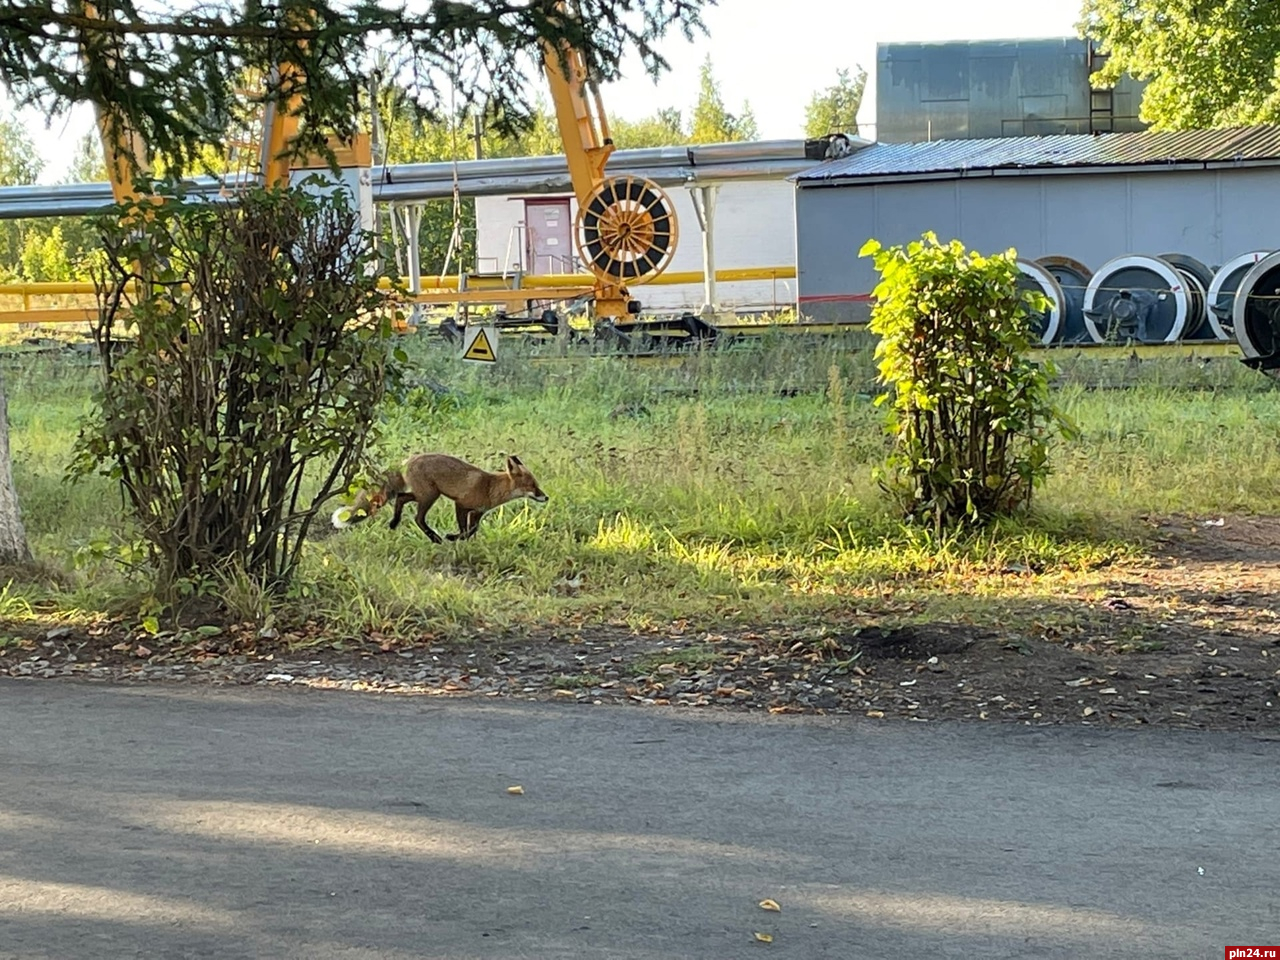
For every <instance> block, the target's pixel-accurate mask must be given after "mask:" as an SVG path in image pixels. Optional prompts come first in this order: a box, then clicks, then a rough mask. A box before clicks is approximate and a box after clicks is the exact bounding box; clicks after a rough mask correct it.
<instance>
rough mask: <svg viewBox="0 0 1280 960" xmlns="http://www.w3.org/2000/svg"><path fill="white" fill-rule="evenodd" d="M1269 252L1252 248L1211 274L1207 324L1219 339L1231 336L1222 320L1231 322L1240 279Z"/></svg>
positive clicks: (1226, 338)
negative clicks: (1252, 249)
mask: <svg viewBox="0 0 1280 960" xmlns="http://www.w3.org/2000/svg"><path fill="white" fill-rule="evenodd" d="M1269 252H1270V251H1267V250H1254V251H1252V252H1250V253H1242V254H1240V256H1238V257H1232V258H1231V259H1230V260H1228V261H1227V262H1226V263H1224V264H1223V265H1222V266H1220V267H1219V268H1218V271H1217V273H1215V274H1214V275H1213V281H1212V282H1211V283H1210V284H1209V292H1208V295H1207V303H1208V307H1209V326H1210V327H1212V328H1213V335H1214V336H1215V337H1217V338H1218V339H1219V340H1230V339H1231V337H1232V331H1230V330H1228V329H1227V328H1226V327H1224V326H1223V325H1222V322H1223V321H1224V320H1225V321H1226V322H1227V323H1232V314H1233V312H1234V309H1235V299H1236V291H1237V290H1238V289H1240V281H1241V280H1243V279H1244V275H1245V274H1246V273H1248V272H1249V270H1250V268H1251V267H1252V266H1253V265H1254V264H1255V263H1257V262H1258V261H1259V260H1261V259H1262V258H1263V257H1265V256H1266V255H1267V254H1268V253H1269Z"/></svg>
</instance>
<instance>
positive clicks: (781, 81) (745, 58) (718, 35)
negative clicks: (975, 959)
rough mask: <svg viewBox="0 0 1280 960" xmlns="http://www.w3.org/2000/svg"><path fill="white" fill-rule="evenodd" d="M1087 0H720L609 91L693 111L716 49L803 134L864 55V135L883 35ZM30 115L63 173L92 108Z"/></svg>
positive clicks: (1052, 10)
mask: <svg viewBox="0 0 1280 960" xmlns="http://www.w3.org/2000/svg"><path fill="white" fill-rule="evenodd" d="M1080 6H1081V3H1080V0H966V2H956V0H906V2H901V0H899V2H894V0H890V2H883V0H875V2H867V0H788V2H785V3H779V2H778V0H720V3H719V5H718V6H716V7H712V8H710V9H708V10H707V11H706V13H705V15H704V20H705V22H706V24H707V28H708V30H709V36H705V37H703V36H699V37H697V38H696V39H695V41H694V42H693V43H689V42H688V41H686V40H685V39H684V38H683V37H682V36H679V35H678V34H676V35H673V36H670V37H668V38H667V39H665V40H664V41H663V42H662V43H661V44H659V45H658V49H659V50H660V51H661V52H662V54H663V55H664V56H665V57H666V58H667V60H668V61H669V62H670V64H671V70H670V71H669V72H668V73H665V74H663V75H662V77H661V78H660V79H659V81H658V83H657V84H656V85H655V84H654V82H653V80H651V79H650V78H649V77H648V76H646V75H645V73H644V71H643V69H642V68H641V67H640V64H639V61H638V59H636V60H632V61H629V62H628V63H626V64H624V78H623V79H622V80H621V81H620V82H618V83H614V84H609V85H608V86H606V87H604V88H603V89H602V90H601V95H602V97H603V99H604V104H605V109H606V110H607V111H608V112H609V113H610V114H611V115H614V116H620V117H625V118H627V119H639V118H640V117H644V116H648V115H650V114H652V113H653V112H654V111H655V110H657V109H658V108H660V107H678V108H680V109H681V110H683V111H685V112H686V113H687V111H689V110H690V109H691V108H692V106H693V104H694V102H695V101H696V100H697V94H698V71H699V68H700V67H701V65H702V62H703V60H704V59H705V57H706V56H707V54H708V53H709V54H710V55H711V62H712V65H713V69H714V72H715V76H716V79H717V80H718V81H719V84H720V92H721V94H722V95H723V97H724V100H725V104H726V106H727V107H728V108H729V110H730V111H731V112H734V111H737V110H740V109H741V107H742V104H743V101H746V102H749V103H750V105H751V109H752V112H753V113H754V114H755V118H756V124H757V126H758V128H759V131H760V137H761V138H762V139H775V138H792V137H800V136H802V135H803V127H804V108H805V105H806V104H807V103H808V102H809V98H810V97H811V96H812V95H813V93H814V91H816V90H820V89H822V88H824V87H828V86H830V85H831V84H833V83H834V82H835V80H836V71H837V70H839V69H842V68H845V69H849V70H851V71H852V69H853V68H854V67H855V66H857V65H861V66H862V67H863V68H865V69H866V71H867V73H868V75H869V79H868V83H867V90H866V95H865V96H864V97H863V101H862V103H863V106H862V112H861V113H860V114H859V117H858V119H859V122H860V123H861V124H863V125H864V128H863V130H862V131H861V132H862V135H863V136H866V137H868V138H874V134H875V128H874V123H875V59H876V44H877V43H886V42H891V41H908V40H922V41H924V40H992V39H1012V38H1018V37H1059V36H1070V35H1074V33H1075V23H1076V20H1077V19H1078V17H1079V12H1080ZM20 117H21V119H22V120H23V122H24V123H26V125H27V128H28V130H29V131H30V132H31V134H32V137H33V139H34V140H35V141H36V145H37V148H38V149H39V150H40V153H41V156H42V157H43V158H44V160H45V169H44V171H43V173H42V174H41V177H40V180H41V182H44V183H54V182H57V181H58V180H59V179H61V177H62V176H63V175H64V174H65V171H66V169H67V164H68V163H69V161H70V158H71V156H72V154H73V152H74V151H73V148H74V146H75V143H76V141H77V140H78V139H79V137H80V136H81V135H83V134H84V133H85V132H86V131H87V130H89V129H91V128H92V125H93V117H92V114H91V112H89V111H88V110H85V109H80V110H78V111H76V112H73V113H72V115H71V116H70V117H61V118H55V119H54V120H53V122H52V126H51V127H47V126H46V121H45V118H44V117H43V116H42V115H40V114H38V113H34V112H23V113H22V114H21V115H20Z"/></svg>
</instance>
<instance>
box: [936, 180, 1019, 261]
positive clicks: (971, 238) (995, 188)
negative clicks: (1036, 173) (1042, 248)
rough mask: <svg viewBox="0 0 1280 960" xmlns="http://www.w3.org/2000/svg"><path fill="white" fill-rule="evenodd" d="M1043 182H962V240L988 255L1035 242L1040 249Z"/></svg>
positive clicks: (960, 190)
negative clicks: (1041, 185)
mask: <svg viewBox="0 0 1280 960" xmlns="http://www.w3.org/2000/svg"><path fill="white" fill-rule="evenodd" d="M1040 179H1041V178H1039V177H1013V178H1007V179H1006V178H1003V177H1000V178H985V179H982V180H963V181H959V183H958V193H959V200H960V229H959V230H957V231H956V232H957V234H958V235H959V239H961V240H962V241H963V242H964V244H965V246H966V247H970V248H972V249H974V250H977V251H978V252H979V253H985V254H988V255H990V254H994V253H1003V252H1004V251H1005V250H1008V249H1009V247H1011V246H1019V245H1026V244H1027V243H1029V242H1031V241H1032V240H1033V239H1034V242H1035V243H1036V245H1037V246H1038V245H1039V244H1040V242H1041V239H1042V235H1043V230H1042V228H1041V224H1042V218H1041V215H1040V194H1041V190H1040V183H1039V181H1040ZM1010 238H1016V239H1014V240H1011V239H1010ZM939 239H942V238H941V236H939ZM1019 256H1021V253H1019Z"/></svg>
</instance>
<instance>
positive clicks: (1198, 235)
mask: <svg viewBox="0 0 1280 960" xmlns="http://www.w3.org/2000/svg"><path fill="white" fill-rule="evenodd" d="M1127 179H1128V181H1129V238H1128V244H1127V246H1128V250H1126V251H1124V252H1126V253H1142V254H1151V255H1154V256H1159V255H1160V254H1162V253H1190V254H1191V255H1192V256H1194V257H1197V258H1199V259H1200V260H1203V261H1204V262H1205V263H1206V264H1209V265H1210V266H1212V265H1213V264H1217V263H1222V262H1223V260H1224V259H1225V258H1224V257H1223V255H1222V253H1223V251H1222V242H1221V237H1220V236H1219V234H1218V232H1217V231H1216V230H1215V229H1214V223H1215V221H1216V220H1217V210H1218V191H1217V180H1218V177H1217V174H1216V173H1215V172H1211V171H1201V172H1200V173H1155V174H1146V175H1142V174H1138V175H1135V176H1131V177H1128V178H1127ZM1243 252H1244V251H1242V250H1237V251H1235V252H1233V253H1231V254H1230V256H1235V254H1236V253H1243ZM1090 266H1091V267H1094V268H1095V269H1096V268H1097V267H1100V266H1102V264H1101V263H1096V264H1090Z"/></svg>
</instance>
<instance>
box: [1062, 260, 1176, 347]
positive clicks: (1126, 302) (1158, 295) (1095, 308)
mask: <svg viewBox="0 0 1280 960" xmlns="http://www.w3.org/2000/svg"><path fill="white" fill-rule="evenodd" d="M1135 293H1136V294H1138V295H1139V297H1138V299H1136V300H1135V299H1133V296H1132V295H1133V294H1135ZM1144 301H1145V302H1144ZM1188 301H1189V298H1188V296H1187V283H1186V280H1185V279H1184V277H1183V276H1182V274H1180V273H1179V272H1178V270H1177V269H1175V268H1174V266H1173V265H1172V264H1171V263H1169V262H1167V261H1165V260H1161V259H1160V258H1159V257H1143V256H1137V255H1130V256H1123V257H1115V258H1114V259H1112V260H1108V261H1107V262H1106V263H1104V264H1103V265H1102V266H1101V267H1099V268H1098V270H1097V272H1096V273H1095V274H1094V275H1093V279H1092V280H1090V281H1089V288H1088V289H1087V290H1086V291H1085V293H1084V322H1085V327H1086V328H1087V329H1088V331H1089V336H1090V337H1092V338H1093V341H1094V343H1105V342H1106V334H1107V332H1109V331H1110V329H1111V322H1104V323H1103V325H1102V327H1099V326H1098V319H1100V318H1101V317H1102V316H1103V314H1104V312H1105V313H1106V314H1109V315H1110V316H1111V317H1112V318H1113V319H1114V320H1119V321H1122V322H1123V321H1127V320H1131V319H1133V318H1135V317H1136V316H1137V315H1138V313H1139V312H1140V311H1141V310H1143V309H1144V308H1145V309H1148V310H1154V312H1155V319H1156V321H1157V327H1158V329H1157V331H1156V332H1155V334H1154V336H1155V338H1156V339H1152V338H1151V336H1148V338H1147V339H1145V340H1142V341H1141V342H1143V343H1175V342H1176V341H1177V340H1178V339H1179V338H1180V337H1181V336H1182V331H1183V329H1184V328H1185V327H1186V325H1187V310H1188V306H1189V302H1188Z"/></svg>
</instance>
